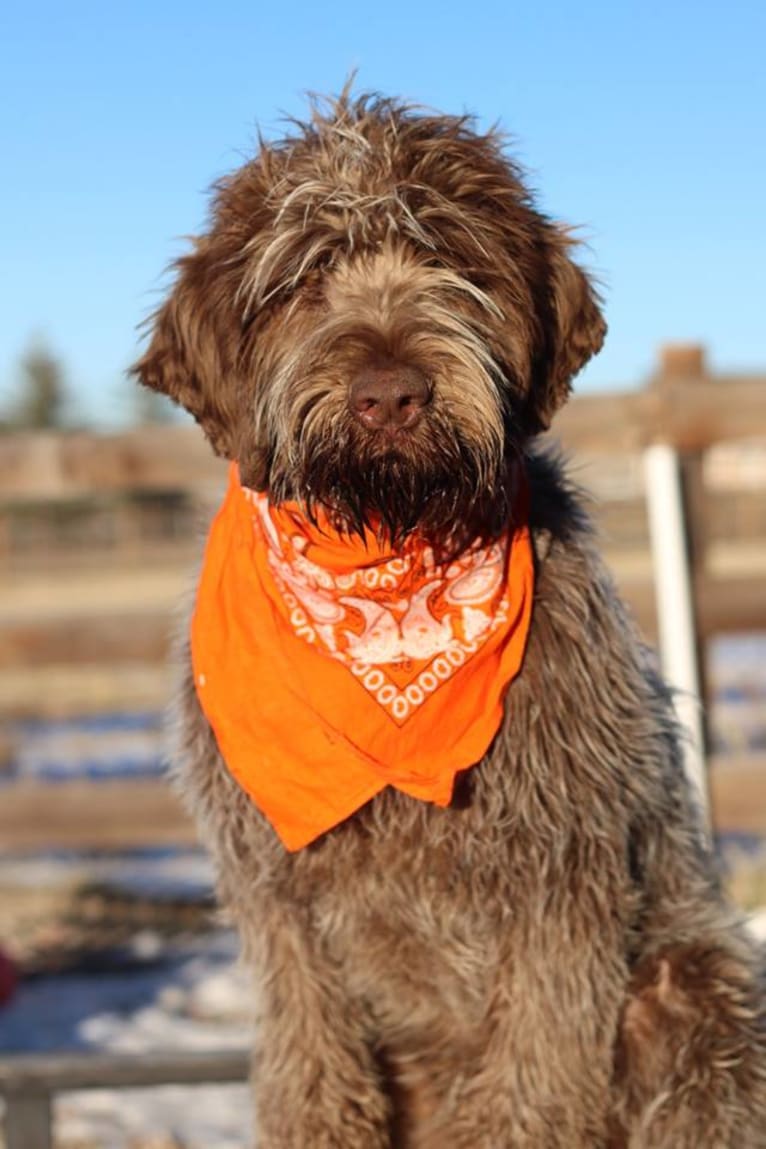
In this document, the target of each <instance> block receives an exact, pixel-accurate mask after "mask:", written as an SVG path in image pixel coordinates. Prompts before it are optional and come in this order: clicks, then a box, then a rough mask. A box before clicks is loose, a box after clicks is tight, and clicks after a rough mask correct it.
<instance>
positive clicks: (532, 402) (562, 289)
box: [527, 228, 606, 432]
mask: <svg viewBox="0 0 766 1149" xmlns="http://www.w3.org/2000/svg"><path fill="white" fill-rule="evenodd" d="M575 246H576V241H574V240H573V239H571V238H570V237H569V236H568V235H567V234H566V232H565V231H564V230H563V229H558V228H550V229H549V238H548V242H547V243H546V244H545V245H544V250H545V253H546V255H545V261H544V262H545V271H544V282H543V287H542V291H541V292H540V295H539V297H538V304H539V315H540V324H541V330H542V342H541V347H540V350H539V353H538V356H537V360H536V363H535V364H534V368H533V377H532V387H531V389H530V393H529V396H528V400H527V403H528V411H527V414H528V418H529V424H530V430H532V431H533V432H537V431H544V430H546V429H547V428H548V427H549V426H550V423H551V420H552V418H553V416H554V415H555V413H556V411H557V410H558V409H559V407H561V406H562V404H563V403H564V402H565V401H566V399H567V397H568V395H569V392H570V391H571V388H572V379H573V378H574V376H575V375H576V374H577V372H578V371H579V370H580V368H581V367H584V366H585V364H586V363H587V362H588V360H589V359H590V358H591V356H592V355H595V354H596V352H597V351H599V350H600V349H601V345H602V344H603V342H604V336H605V335H606V321H605V320H604V317H603V315H602V314H601V311H600V308H599V297H598V294H597V292H596V291H595V289H594V287H593V285H592V283H591V282H590V280H589V278H588V276H587V275H586V273H585V272H584V271H583V270H582V268H581V267H579V266H578V265H577V264H576V263H575V262H574V261H573V260H572V258H571V257H570V254H569V253H570V251H571V249H572V248H573V247H575Z"/></svg>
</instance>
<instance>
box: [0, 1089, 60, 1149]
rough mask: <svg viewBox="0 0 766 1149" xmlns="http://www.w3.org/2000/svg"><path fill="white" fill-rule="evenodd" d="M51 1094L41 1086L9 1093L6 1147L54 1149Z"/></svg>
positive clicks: (6, 1116) (7, 1094)
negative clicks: (52, 1147) (41, 1088)
mask: <svg viewBox="0 0 766 1149" xmlns="http://www.w3.org/2000/svg"><path fill="white" fill-rule="evenodd" d="M51 1121H52V1107H51V1098H50V1094H49V1093H47V1092H44V1091H42V1090H40V1089H28V1090H27V1089H24V1090H19V1091H18V1092H16V1091H9V1092H8V1093H6V1095H5V1149H51V1146H52V1144H53V1139H52V1133H51Z"/></svg>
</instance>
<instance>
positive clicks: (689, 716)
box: [644, 443, 710, 824]
mask: <svg viewBox="0 0 766 1149" xmlns="http://www.w3.org/2000/svg"><path fill="white" fill-rule="evenodd" d="M644 469H645V476H646V498H647V512H648V516H649V535H650V539H651V547H652V563H653V567H654V585H655V593H656V599H657V626H658V632H659V640H660V655H661V659H662V669H663V673H664V674H665V677H666V679H667V681H668V682H669V684H670V686H671V687H673V688H674V689H675V690H676V691H678V693H677V694H676V697H675V705H676V713H677V715H678V718H679V721H680V722H681V724H682V726H683V728H684V730H685V732H686V735H687V741H686V744H685V746H684V759H685V766H686V772H687V775H688V777H689V780H690V782H691V783H692V785H693V786H694V788H695V790H696V792H697V795H698V798H699V803H700V807H701V809H702V811H703V813H704V816H705V819H706V821H707V823H708V824H709V821H710V812H709V798H708V786H707V776H706V771H705V756H704V731H703V723H702V712H701V705H700V681H699V674H698V670H697V638H696V630H695V624H694V599H693V592H692V579H691V571H690V569H689V557H688V546H687V540H688V533H687V525H686V522H685V516H684V502H683V490H682V485H681V470H680V464H679V458H678V453H677V451H676V450H675V449H674V448H673V447H671V446H670V445H669V444H667V443H655V444H653V445H652V446H650V447H647V448H646V450H645V452H644Z"/></svg>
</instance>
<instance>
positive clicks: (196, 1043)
mask: <svg viewBox="0 0 766 1149" xmlns="http://www.w3.org/2000/svg"><path fill="white" fill-rule="evenodd" d="M236 950H237V945H236V939H235V938H234V936H233V934H232V933H231V932H229V931H221V932H220V933H217V934H215V935H213V936H212V937H211V938H210V939H209V940H207V941H206V942H199V943H197V945H196V947H195V952H187V954H186V955H185V956H183V957H181V956H179V957H176V958H174V959H172V960H171V961H169V962H167V963H162V964H160V965H159V966H157V967H156V968H151V969H148V970H141V971H137V972H135V973H127V974H126V973H122V974H119V975H117V974H115V975H107V976H105V975H100V976H99V977H76V976H69V977H55V978H41V979H39V980H36V981H32V982H30V983H28V984H26V985H24V986H22V988H21V990H20V992H19V993H18V995H17V997H16V998H15V1000H14V1001H13V1002H12V1004H10V1005H9V1006H8V1007H7V1008H6V1009H5V1010H4V1011H3V1012H2V1013H1V1014H0V1050H3V1051H6V1052H7V1051H11V1050H13V1051H14V1052H19V1051H22V1050H24V1051H27V1052H29V1051H34V1050H42V1049H46V1050H52V1049H79V1050H80V1051H86V1050H97V1049H103V1050H110V1051H112V1052H116V1053H132V1054H135V1053H141V1052H148V1051H167V1050H176V1049H182V1050H185V1051H189V1050H207V1051H210V1050H217V1049H229V1050H230V1049H248V1048H249V1047H250V1045H251V1042H252V1019H251V1011H252V1002H253V993H252V990H251V988H250V986H249V983H248V978H247V976H246V975H245V973H244V972H243V971H242V970H241V968H239V967H238V966H237V964H236ZM251 1124H252V1115H251V1107H250V1099H249V1091H248V1089H247V1086H246V1085H244V1084H243V1085H210V1086H193V1087H181V1086H166V1087H161V1088H153V1089H133V1090H82V1091H78V1092H76V1093H70V1094H62V1095H61V1096H60V1097H59V1098H58V1099H57V1101H56V1105H55V1131H56V1143H57V1145H59V1144H60V1145H61V1146H62V1147H63V1146H67V1145H83V1146H86V1145H87V1146H88V1149H90V1147H91V1146H92V1147H93V1149H95V1147H96V1146H98V1149H128V1147H130V1149H133V1147H134V1146H138V1145H143V1144H146V1145H150V1144H151V1141H150V1138H152V1137H159V1136H160V1135H164V1136H165V1137H166V1138H171V1137H172V1138H173V1139H174V1140H172V1141H171V1140H168V1141H167V1144H174V1143H175V1144H178V1145H179V1146H183V1147H184V1149H244V1147H245V1146H247V1145H248V1144H249V1135H250V1130H251ZM158 1144H160V1142H158Z"/></svg>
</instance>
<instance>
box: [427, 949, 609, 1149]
mask: <svg viewBox="0 0 766 1149" xmlns="http://www.w3.org/2000/svg"><path fill="white" fill-rule="evenodd" d="M543 933H545V934H546V935H547V936H540V935H538V936H536V937H534V938H532V937H530V939H529V946H530V950H529V952H523V953H522V952H520V949H516V950H515V952H514V954H513V957H512V958H511V957H510V956H509V959H508V961H507V962H505V963H503V965H502V966H501V967H500V968H499V969H498V970H497V973H496V978H495V989H494V992H493V995H492V1001H491V1004H490V1008H489V1011H488V1014H487V1017H486V1019H485V1022H484V1025H483V1027H482V1028H483V1033H481V1034H479V1035H478V1041H477V1042H476V1044H474V1043H473V1042H472V1043H471V1049H470V1052H467V1051H465V1050H464V1051H463V1056H462V1057H460V1055H459V1053H458V1052H457V1051H456V1055H455V1074H454V1078H453V1086H452V1088H451V1089H450V1090H449V1094H450V1096H449V1097H448V1100H447V1102H446V1104H445V1105H444V1106H443V1108H442V1110H441V1113H440V1115H439V1116H440V1124H439V1125H438V1126H437V1125H436V1124H434V1122H433V1119H432V1122H431V1127H430V1128H428V1129H427V1130H426V1131H424V1135H423V1137H422V1139H421V1140H417V1141H416V1142H415V1144H416V1145H417V1149H605V1146H606V1145H607V1143H608V1141H607V1130H606V1120H607V1109H608V1102H607V1098H608V1092H609V1080H610V1075H611V1072H612V1054H613V1042H614V1034H615V1031H616V1027H617V1022H618V1016H619V1000H620V995H619V991H618V987H617V981H616V979H611V980H610V979H609V978H608V976H606V975H605V976H603V977H599V978H594V976H593V974H592V967H593V966H596V967H600V965H601V957H600V955H599V954H597V953H596V952H595V947H594V949H592V950H591V951H590V952H586V951H585V950H583V951H581V953H580V955H577V954H574V953H572V952H571V950H570V952H569V953H568V955H567V957H568V960H567V961H566V962H563V961H558V962H557V963H556V962H554V961H553V957H552V951H551V949H550V948H549V947H550V946H555V945H556V942H555V938H554V934H555V930H554V929H547V930H546V929H545V928H543ZM524 948H525V947H524Z"/></svg>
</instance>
